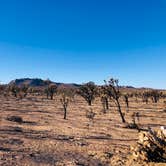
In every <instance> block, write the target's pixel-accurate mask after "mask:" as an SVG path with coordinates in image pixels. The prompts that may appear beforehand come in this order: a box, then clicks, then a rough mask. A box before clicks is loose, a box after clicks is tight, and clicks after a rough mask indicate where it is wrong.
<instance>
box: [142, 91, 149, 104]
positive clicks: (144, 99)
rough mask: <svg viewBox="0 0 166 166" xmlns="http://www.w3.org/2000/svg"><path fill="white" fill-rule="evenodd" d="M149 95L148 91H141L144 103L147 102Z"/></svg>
mask: <svg viewBox="0 0 166 166" xmlns="http://www.w3.org/2000/svg"><path fill="white" fill-rule="evenodd" d="M149 97H150V93H149V91H144V92H143V93H142V101H143V102H146V104H148V102H149Z"/></svg>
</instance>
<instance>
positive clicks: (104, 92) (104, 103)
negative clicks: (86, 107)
mask: <svg viewBox="0 0 166 166" xmlns="http://www.w3.org/2000/svg"><path fill="white" fill-rule="evenodd" d="M98 93H99V95H100V98H101V103H102V106H103V112H104V113H106V111H107V110H108V109H109V96H108V94H107V90H106V89H105V87H104V86H101V87H99V88H98Z"/></svg>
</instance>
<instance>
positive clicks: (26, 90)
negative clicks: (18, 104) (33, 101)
mask: <svg viewBox="0 0 166 166" xmlns="http://www.w3.org/2000/svg"><path fill="white" fill-rule="evenodd" d="M20 93H22V95H21V94H20V98H23V97H26V96H27V94H28V86H27V85H23V86H21V87H20Z"/></svg>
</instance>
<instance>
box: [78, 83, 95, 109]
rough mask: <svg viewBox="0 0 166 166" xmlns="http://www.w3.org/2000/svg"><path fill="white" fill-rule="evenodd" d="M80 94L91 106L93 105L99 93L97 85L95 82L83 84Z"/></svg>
mask: <svg viewBox="0 0 166 166" xmlns="http://www.w3.org/2000/svg"><path fill="white" fill-rule="evenodd" d="M78 94H79V95H80V96H82V97H83V98H84V99H85V100H86V102H87V103H88V105H89V106H91V105H92V102H93V101H94V100H95V97H96V95H97V86H96V85H95V83H94V82H88V83H86V84H83V85H81V86H80V88H79V90H78Z"/></svg>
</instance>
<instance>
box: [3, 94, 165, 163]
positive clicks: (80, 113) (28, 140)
mask: <svg viewBox="0 0 166 166" xmlns="http://www.w3.org/2000/svg"><path fill="white" fill-rule="evenodd" d="M129 104H130V108H129V111H127V109H126V106H125V103H124V102H123V101H121V105H122V111H123V113H125V118H126V120H127V122H132V117H131V115H132V114H133V112H139V115H140V118H139V121H138V122H137V123H138V124H139V126H140V127H141V128H143V129H147V128H148V127H152V128H160V126H162V125H166V111H164V109H165V108H166V104H164V101H163V100H160V102H159V103H158V104H153V103H151V102H150V103H149V104H146V103H143V102H142V100H141V99H139V100H138V101H137V102H136V99H135V98H133V99H130V103H129ZM91 109H92V110H93V111H94V112H95V113H96V116H95V117H94V120H93V121H90V120H89V119H88V118H87V117H86V111H87V110H91ZM12 115H16V116H20V117H22V119H23V122H22V123H17V122H12V121H9V120H7V117H9V116H12ZM137 139H138V131H137V130H135V129H128V128H125V125H124V124H122V123H121V119H120V116H119V114H118V112H117V108H116V107H115V106H114V105H113V104H112V103H110V109H109V111H108V112H107V113H105V114H104V113H103V112H102V105H101V102H100V99H97V100H96V101H95V102H94V103H93V105H92V106H91V108H90V107H89V106H88V105H87V103H86V102H85V101H84V100H83V99H82V98H81V97H76V98H75V100H74V101H73V102H71V103H70V104H69V107H68V113H67V120H63V109H62V105H61V104H60V102H59V98H58V97H55V99H54V100H47V99H45V98H44V96H28V97H27V98H25V99H22V100H18V99H15V98H12V97H7V98H4V97H3V96H1V97H0V165H2V166H3V165H6V166H15V165H18V166H35V165H41V166H47V165H48V166H49V165H57V166H61V165H64V166H75V165H77V166H84V165H85V166H88V165H90V166H102V165H104V166H105V165H113V166H114V165H115V166H116V165H122V166H123V165H126V161H127V160H128V156H129V154H130V153H129V152H130V145H133V144H135V143H136V141H137ZM163 165H164V164H163Z"/></svg>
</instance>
